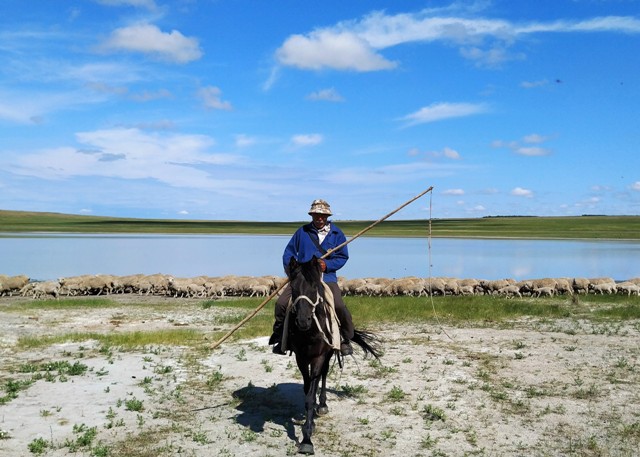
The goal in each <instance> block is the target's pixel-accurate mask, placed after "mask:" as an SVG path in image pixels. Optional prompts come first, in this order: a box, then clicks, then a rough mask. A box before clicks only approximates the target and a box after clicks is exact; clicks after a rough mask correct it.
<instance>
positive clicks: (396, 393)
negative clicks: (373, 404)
mask: <svg viewBox="0 0 640 457" xmlns="http://www.w3.org/2000/svg"><path fill="white" fill-rule="evenodd" d="M405 396H406V394H405V393H404V391H403V390H402V389H401V388H400V387H398V386H393V387H392V388H391V390H390V391H389V393H387V398H388V399H389V400H391V401H401V400H404V397H405Z"/></svg>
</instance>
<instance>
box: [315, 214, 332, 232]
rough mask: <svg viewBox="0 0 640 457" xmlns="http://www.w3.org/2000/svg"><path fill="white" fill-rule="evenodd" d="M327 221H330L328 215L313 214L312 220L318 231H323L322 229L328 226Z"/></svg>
mask: <svg viewBox="0 0 640 457" xmlns="http://www.w3.org/2000/svg"><path fill="white" fill-rule="evenodd" d="M327 219H329V216H328V215H327V214H319V213H312V214H311V220H312V221H313V225H314V226H315V228H317V229H321V228H322V227H324V226H325V225H326V224H327Z"/></svg>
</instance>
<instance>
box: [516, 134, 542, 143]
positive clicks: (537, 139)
mask: <svg viewBox="0 0 640 457" xmlns="http://www.w3.org/2000/svg"><path fill="white" fill-rule="evenodd" d="M522 141H524V142H525V143H535V144H538V143H544V142H545V141H547V137H544V136H542V135H538V134H537V133H532V134H531V135H525V137H524V138H523V139H522Z"/></svg>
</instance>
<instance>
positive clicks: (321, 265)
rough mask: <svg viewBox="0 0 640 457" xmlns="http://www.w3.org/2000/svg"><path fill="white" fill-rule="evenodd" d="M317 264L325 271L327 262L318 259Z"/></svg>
mask: <svg viewBox="0 0 640 457" xmlns="http://www.w3.org/2000/svg"><path fill="white" fill-rule="evenodd" d="M318 265H320V269H321V270H322V272H323V273H324V272H325V271H327V264H326V262H325V261H324V260H323V259H318Z"/></svg>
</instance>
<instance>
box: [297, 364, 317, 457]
mask: <svg viewBox="0 0 640 457" xmlns="http://www.w3.org/2000/svg"><path fill="white" fill-rule="evenodd" d="M319 381H320V377H318V376H316V377H315V378H312V379H311V382H310V386H309V387H310V388H309V391H308V392H307V393H306V395H305V398H304V409H305V415H306V417H305V421H304V424H303V425H302V442H301V443H300V447H299V449H298V452H299V453H301V454H313V453H314V450H313V443H312V442H311V435H313V432H314V431H315V428H316V423H315V420H314V416H315V412H316V396H317V393H318V384H319Z"/></svg>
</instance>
